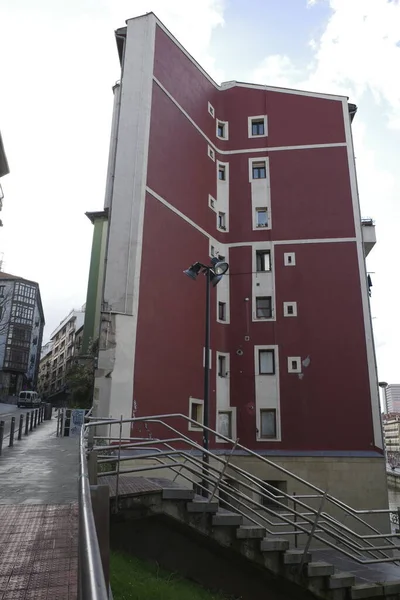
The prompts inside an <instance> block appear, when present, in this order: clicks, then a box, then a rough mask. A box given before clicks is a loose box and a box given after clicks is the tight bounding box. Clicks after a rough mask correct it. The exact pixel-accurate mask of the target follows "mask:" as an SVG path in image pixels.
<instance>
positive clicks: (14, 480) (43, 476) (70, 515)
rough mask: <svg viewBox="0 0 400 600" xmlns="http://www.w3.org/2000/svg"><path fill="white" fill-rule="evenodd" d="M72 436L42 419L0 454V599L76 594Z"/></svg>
mask: <svg viewBox="0 0 400 600" xmlns="http://www.w3.org/2000/svg"><path fill="white" fill-rule="evenodd" d="M77 477H78V439H77V438H57V437H56V420H55V419H54V418H53V419H52V420H51V421H45V422H44V423H42V424H41V425H40V426H39V427H38V428H37V429H36V430H34V431H32V432H31V433H30V434H29V436H28V437H23V439H22V440H21V441H20V442H18V441H16V442H15V446H14V447H13V448H5V449H4V450H3V456H2V457H0V523H1V526H0V600H76V598H77V570H78V564H77V563H78V543H77V540H78V505H77V499H78V482H77Z"/></svg>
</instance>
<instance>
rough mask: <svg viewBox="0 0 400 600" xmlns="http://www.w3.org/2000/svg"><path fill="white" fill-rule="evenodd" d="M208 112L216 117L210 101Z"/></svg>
mask: <svg viewBox="0 0 400 600" xmlns="http://www.w3.org/2000/svg"><path fill="white" fill-rule="evenodd" d="M208 112H209V114H210V115H211V116H212V117H215V110H214V107H213V106H212V105H211V104H210V103H208Z"/></svg>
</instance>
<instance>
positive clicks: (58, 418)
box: [57, 410, 60, 437]
mask: <svg viewBox="0 0 400 600" xmlns="http://www.w3.org/2000/svg"><path fill="white" fill-rule="evenodd" d="M59 435H60V411H59V410H58V411H57V437H58V436H59Z"/></svg>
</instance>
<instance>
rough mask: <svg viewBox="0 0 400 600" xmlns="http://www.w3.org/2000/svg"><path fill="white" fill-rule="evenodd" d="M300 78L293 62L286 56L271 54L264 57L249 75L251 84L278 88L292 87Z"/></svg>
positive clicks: (299, 72) (299, 73)
mask: <svg viewBox="0 0 400 600" xmlns="http://www.w3.org/2000/svg"><path fill="white" fill-rule="evenodd" d="M300 77H301V71H299V70H297V69H296V67H295V66H294V64H293V62H292V61H291V60H290V58H289V57H288V56H286V55H281V54H272V55H270V56H266V57H265V58H264V60H263V61H262V62H261V63H260V64H259V65H258V66H257V68H256V69H255V70H254V71H253V73H252V75H251V81H252V82H253V83H260V84H263V85H272V86H278V87H293V85H294V82H295V81H297V80H298V79H299V78H300Z"/></svg>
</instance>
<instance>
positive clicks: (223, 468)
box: [208, 440, 239, 502]
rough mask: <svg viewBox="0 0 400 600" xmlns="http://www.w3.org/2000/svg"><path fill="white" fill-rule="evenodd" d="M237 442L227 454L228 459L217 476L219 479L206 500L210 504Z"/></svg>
mask: <svg viewBox="0 0 400 600" xmlns="http://www.w3.org/2000/svg"><path fill="white" fill-rule="evenodd" d="M238 442H239V440H236V442H235V443H234V445H233V448H232V450H231V451H230V453H229V456H228V458H227V459H226V461H225V463H224V466H223V467H222V469H221V473H220V474H219V477H218V479H217V481H216V483H215V486H214V489H213V491H212V492H211V495H210V497H209V499H208V502H211V500H212V499H213V498H214V496H215V492H216V491H217V490H218V487H219V484H220V483H221V481H222V478H223V476H224V475H225V471H226V469H227V468H228V465H229V461H230V460H231V458H232V455H233V453H234V452H235V450H236V446H237V445H238Z"/></svg>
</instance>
